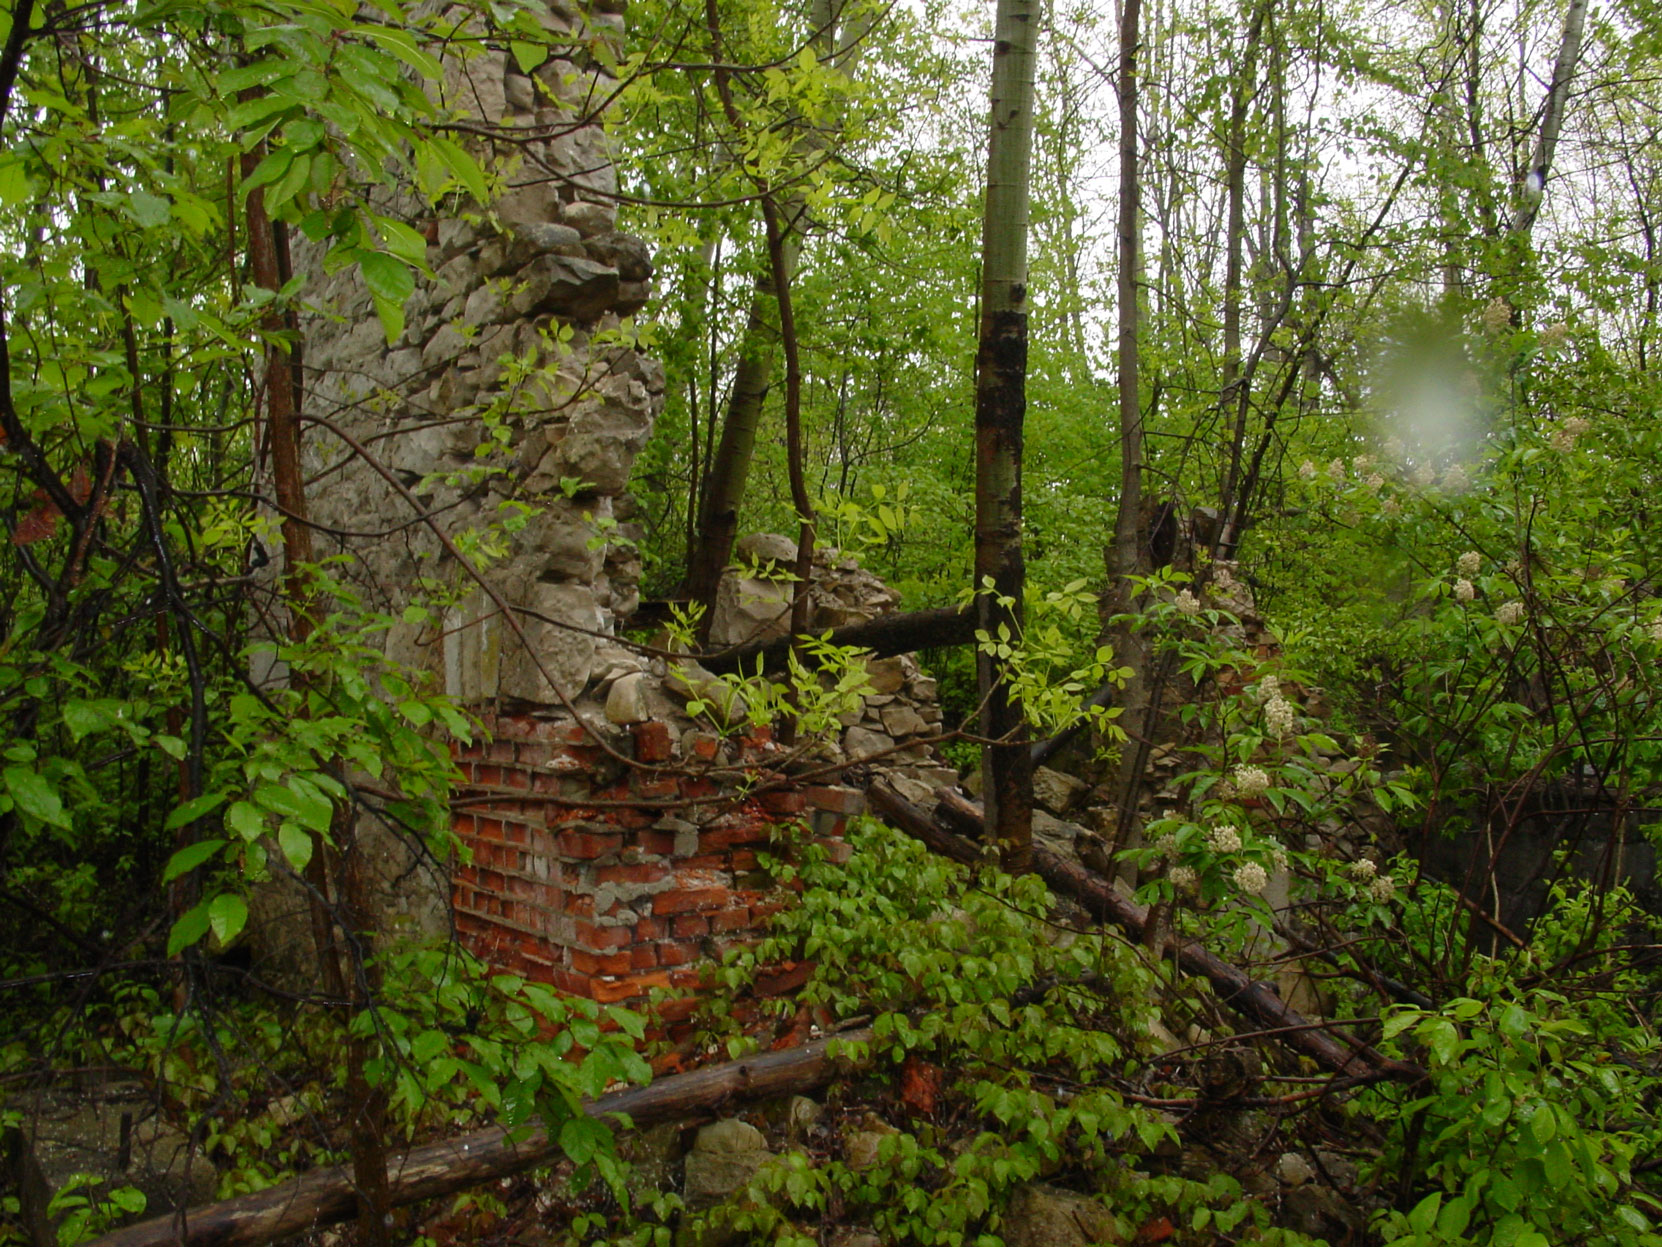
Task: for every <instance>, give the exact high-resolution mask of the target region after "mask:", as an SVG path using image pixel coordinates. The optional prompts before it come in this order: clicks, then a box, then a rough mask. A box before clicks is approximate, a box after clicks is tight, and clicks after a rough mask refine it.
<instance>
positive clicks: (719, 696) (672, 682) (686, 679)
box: [664, 659, 750, 727]
mask: <svg viewBox="0 0 1662 1247" xmlns="http://www.w3.org/2000/svg"><path fill="white" fill-rule="evenodd" d="M664 688H665V689H667V690H668V691H669V692H671V693H673V694H674V695H675V696H677V697H679V698H681V699H682V700H683V701H692V700H697V701H700V702H702V703H703V704H704V713H705V714H708V715H709V716H710V717H711V718H713V719H715V720H716V721H717V722H718V723H723V724H725V725H727V726H729V727H732V726H736V725H738V724H740V723H742V722H744V720H745V717H746V716H747V715H748V714H749V713H750V707H749V704H748V703H747V702H746V701H745V699H744V696H743V695H742V694H740V693H736V692H734V691H732V690H731V689H729V687H728V686H727V685H726V684H724V683H723V682H722V681H721V679H720V678H719V677H717V676H714V675H712V674H710V672H708V671H706V670H705V669H704V668H703V667H701V666H699V665H698V664H697V663H696V662H693V661H692V660H691V659H682V660H681V661H679V662H677V663H675V664H674V665H673V666H671V667H670V669H669V671H668V673H667V674H666V675H665V676H664Z"/></svg>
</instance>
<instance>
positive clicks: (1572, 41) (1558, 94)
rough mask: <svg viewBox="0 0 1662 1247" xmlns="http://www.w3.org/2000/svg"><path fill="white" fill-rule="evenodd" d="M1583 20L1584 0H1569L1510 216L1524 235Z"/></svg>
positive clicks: (1548, 162) (1543, 183) (1538, 196)
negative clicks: (1538, 122)
mask: <svg viewBox="0 0 1662 1247" xmlns="http://www.w3.org/2000/svg"><path fill="white" fill-rule="evenodd" d="M1586 22H1587V0H1570V7H1569V10H1568V12H1566V13H1565V14H1564V35H1563V38H1562V39H1560V40H1559V43H1558V59H1557V60H1556V61H1554V62H1553V66H1552V85H1551V86H1550V87H1548V88H1547V98H1546V101H1545V103H1544V104H1543V105H1542V109H1541V131H1540V133H1539V135H1537V136H1536V139H1535V150H1534V151H1533V152H1532V153H1531V154H1530V157H1529V168H1528V169H1527V170H1526V171H1525V173H1524V184H1523V186H1522V187H1520V188H1519V196H1518V210H1517V212H1516V213H1515V214H1514V215H1513V217H1512V232H1513V233H1514V234H1518V235H1520V236H1522V237H1528V235H1529V232H1530V230H1531V229H1533V228H1534V226H1535V217H1536V214H1538V213H1539V212H1540V210H1541V201H1542V199H1543V198H1544V196H1545V194H1546V188H1547V178H1548V176H1549V175H1550V174H1551V171H1552V158H1553V155H1554V153H1556V152H1557V150H1558V130H1559V127H1560V126H1562V125H1563V123H1564V110H1565V109H1566V108H1567V107H1568V105H1569V100H1570V82H1571V80H1572V79H1574V77H1575V71H1576V66H1577V64H1578V63H1579V62H1580V60H1581V36H1582V30H1583V28H1584V27H1585V25H1586Z"/></svg>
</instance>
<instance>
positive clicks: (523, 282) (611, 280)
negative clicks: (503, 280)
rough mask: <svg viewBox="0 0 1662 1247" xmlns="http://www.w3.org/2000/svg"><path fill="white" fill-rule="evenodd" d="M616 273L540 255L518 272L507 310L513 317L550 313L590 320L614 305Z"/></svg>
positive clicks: (574, 260)
mask: <svg viewBox="0 0 1662 1247" xmlns="http://www.w3.org/2000/svg"><path fill="white" fill-rule="evenodd" d="M617 286H618V275H617V270H616V269H614V268H609V267H607V266H606V265H604V264H596V263H595V262H594V261H593V260H583V259H579V258H577V257H576V256H566V255H542V256H538V257H537V258H536V259H535V260H532V261H531V263H529V264H527V265H526V266H525V267H524V268H522V269H521V270H520V271H519V281H518V288H517V289H516V290H515V292H514V295H513V299H512V300H511V302H510V304H509V306H510V308H511V309H512V311H513V313H514V315H516V316H537V315H540V314H543V313H549V312H551V313H554V314H555V315H558V316H568V317H570V318H571V319H573V320H593V319H594V318H595V317H597V316H599V315H600V314H601V313H602V312H604V311H605V310H606V309H607V308H609V307H611V306H612V304H613V303H615V302H616V301H617Z"/></svg>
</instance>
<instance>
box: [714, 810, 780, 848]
mask: <svg viewBox="0 0 1662 1247" xmlns="http://www.w3.org/2000/svg"><path fill="white" fill-rule="evenodd" d="M771 834H772V828H771V827H769V825H768V824H767V823H765V822H763V821H762V820H761V819H759V818H746V817H738V818H732V819H725V818H724V819H722V820H720V821H719V822H718V823H715V824H712V825H711V826H709V827H707V828H705V829H704V830H703V831H701V832H700V833H699V834H698V847H699V848H700V849H702V850H703V851H704V852H706V853H708V852H710V850H712V849H730V848H732V847H733V846H734V845H737V844H765V843H767V840H768V838H769V836H770V835H771Z"/></svg>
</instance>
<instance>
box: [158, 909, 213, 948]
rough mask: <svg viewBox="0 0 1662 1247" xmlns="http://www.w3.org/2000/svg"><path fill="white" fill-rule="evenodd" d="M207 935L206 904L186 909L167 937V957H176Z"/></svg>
mask: <svg viewBox="0 0 1662 1247" xmlns="http://www.w3.org/2000/svg"><path fill="white" fill-rule="evenodd" d="M207 933H208V903H207V902H206V901H204V902H202V904H200V905H196V906H194V907H192V908H191V909H188V910H186V911H185V912H184V914H182V915H181V916H180V918H179V921H177V922H175V923H174V924H173V930H172V931H171V932H170V933H169V934H168V937H167V955H168V956H169V957H177V956H178V955H179V953H180V952H181V951H182V950H183V949H186V948H189V947H190V946H191V945H192V944H194V943H196V942H197V941H198V940H200V939H201V938H202V937H203V936H204V935H206V934H207Z"/></svg>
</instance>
